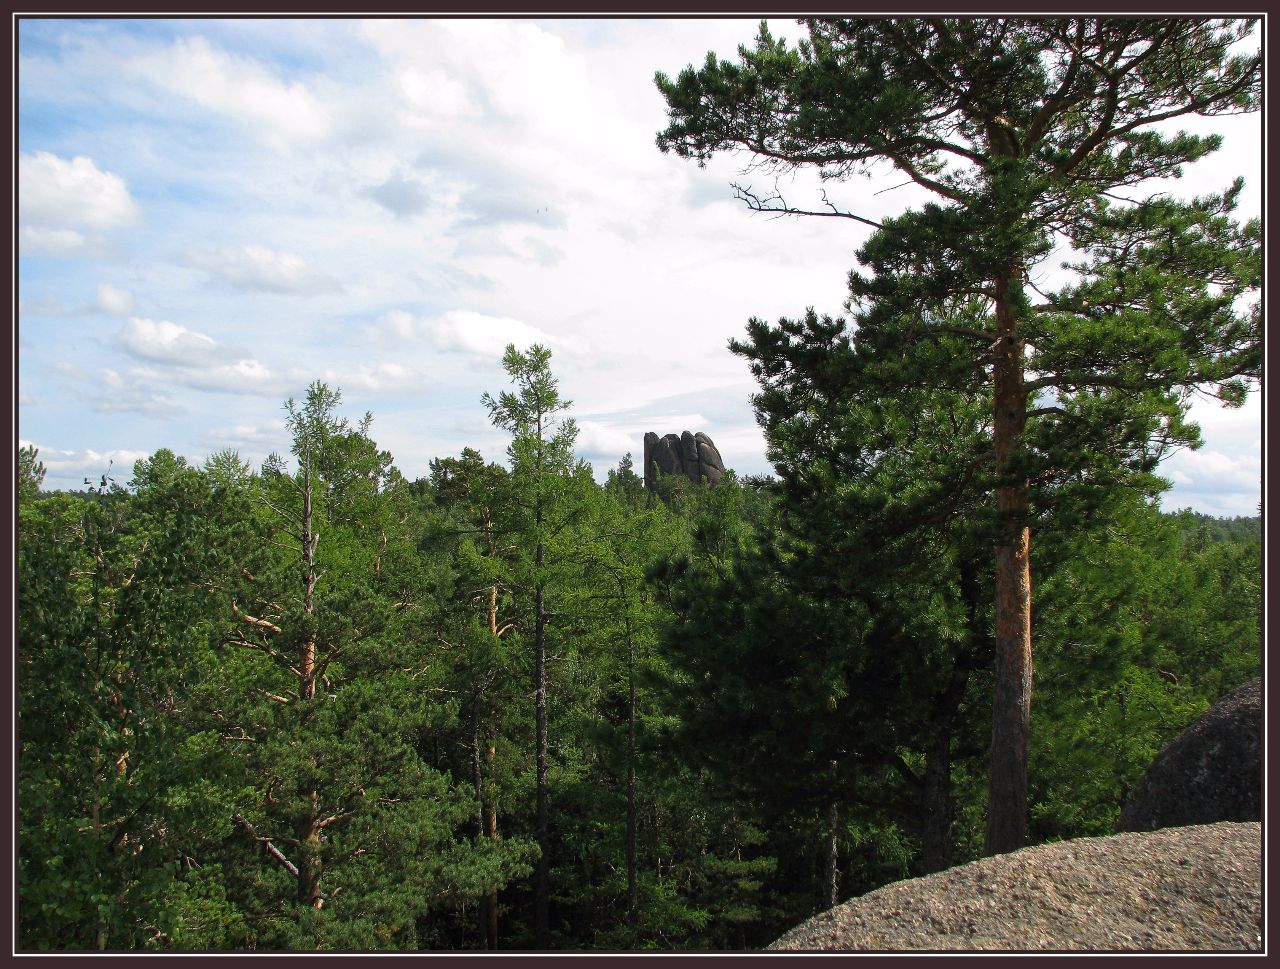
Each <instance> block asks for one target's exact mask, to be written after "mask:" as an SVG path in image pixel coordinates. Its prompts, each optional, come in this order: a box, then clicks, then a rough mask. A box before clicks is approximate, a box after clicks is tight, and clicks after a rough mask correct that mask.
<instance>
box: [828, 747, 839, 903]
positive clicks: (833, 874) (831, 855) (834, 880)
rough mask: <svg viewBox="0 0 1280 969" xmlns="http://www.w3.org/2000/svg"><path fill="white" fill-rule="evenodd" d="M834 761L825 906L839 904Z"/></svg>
mask: <svg viewBox="0 0 1280 969" xmlns="http://www.w3.org/2000/svg"><path fill="white" fill-rule="evenodd" d="M838 767H839V765H838V763H837V762H836V761H834V760H833V761H832V762H831V764H830V785H831V790H832V792H833V793H832V795H831V801H830V802H829V803H828V805H827V851H826V878H825V879H824V881H825V885H824V888H825V893H824V894H825V895H826V898H825V899H824V900H825V901H826V907H827V908H835V907H836V906H837V905H839V904H840V801H839V800H838V799H837V798H836V796H835V793H834V792H835V788H836V771H837V769H838Z"/></svg>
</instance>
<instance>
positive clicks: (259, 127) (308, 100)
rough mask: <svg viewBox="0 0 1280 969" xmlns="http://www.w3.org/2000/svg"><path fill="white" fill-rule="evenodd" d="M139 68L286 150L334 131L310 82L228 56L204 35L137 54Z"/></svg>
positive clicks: (157, 81) (136, 67)
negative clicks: (282, 78) (291, 78)
mask: <svg viewBox="0 0 1280 969" xmlns="http://www.w3.org/2000/svg"><path fill="white" fill-rule="evenodd" d="M130 67H132V68H133V69H134V70H135V71H137V72H138V73H139V74H141V75H142V76H143V77H146V78H147V79H148V80H150V81H151V82H153V83H154V84H156V85H157V86H159V87H162V88H164V89H165V90H168V91H173V92H176V93H178V94H181V95H184V96H185V97H187V98H190V99H191V100H193V101H195V102H196V103H197V104H200V105H202V106H204V107H206V108H209V109H210V110H212V111H215V112H217V113H219V114H222V115H225V116H227V117H230V118H233V119H235V120H237V121H240V122H243V123H244V124H246V125H249V126H250V127H251V128H253V129H254V130H255V131H256V133H257V135H258V137H259V138H260V139H261V140H262V141H264V142H265V143H266V144H268V145H270V146H271V147H272V148H275V149H277V150H280V151H287V150H289V149H290V148H291V147H292V146H293V145H295V144H299V143H306V142H311V141H314V140H316V139H318V138H321V137H323V136H324V135H325V134H327V133H328V131H329V129H330V119H329V114H328V112H327V111H326V109H325V106H324V104H323V102H322V101H321V100H320V99H319V98H318V97H317V96H316V95H315V94H314V93H313V92H312V91H311V89H310V88H308V87H307V85H305V84H303V83H301V82H299V81H293V82H287V81H283V80H281V79H280V78H279V77H277V76H276V75H275V74H274V73H273V72H272V71H270V70H268V69H267V68H266V67H264V66H263V65H262V64H260V63H259V62H257V61H255V60H253V59H251V58H248V57H241V56H238V55H235V54H228V53H227V52H225V51H222V50H219V49H218V48H216V47H214V46H212V45H211V44H210V43H209V42H208V41H207V40H205V39H204V38H203V37H199V36H197V37H183V38H179V39H178V40H176V41H174V43H173V44H172V45H171V46H170V47H168V48H166V49H164V50H162V51H156V52H150V53H147V54H144V55H142V56H139V57H137V58H135V59H134V60H133V61H132V62H131V63H130Z"/></svg>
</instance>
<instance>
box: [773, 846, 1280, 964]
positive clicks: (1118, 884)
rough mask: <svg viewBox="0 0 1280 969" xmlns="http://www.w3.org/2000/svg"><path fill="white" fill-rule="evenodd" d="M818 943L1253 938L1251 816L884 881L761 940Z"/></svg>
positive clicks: (1257, 868)
mask: <svg viewBox="0 0 1280 969" xmlns="http://www.w3.org/2000/svg"><path fill="white" fill-rule="evenodd" d="M768 948H769V949H775V950H776V949H782V950H799V951H807V952H824V951H840V950H845V951H864V952H865V951H873V952H874V951H898V950H916V951H926V952H928V951H945V950H952V949H994V950H997V951H1019V950H1032V949H1034V950H1051V951H1103V950H1139V951H1149V950H1166V951H1167V950H1172V951H1184V950H1208V951H1231V950H1244V951H1250V950H1252V951H1259V950H1261V949H1262V825H1261V824H1259V823H1258V822H1257V821H1240V822H1227V821H1224V822H1222V823H1220V824H1205V825H1194V826H1192V827H1187V828H1163V829H1161V830H1160V831H1143V832H1128V833H1125V834H1115V835H1111V836H1110V837H1106V838H1077V839H1075V840H1074V841H1055V842H1053V843H1052V844H1043V845H1036V846H1035V847H1032V848H1023V849H1022V850H1021V851H1014V852H1011V853H1010V854H1007V855H996V856H995V857H993V858H983V859H982V860H981V861H975V862H972V863H970V864H968V865H961V866H960V867H958V868H952V869H951V870H950V871H944V872H941V873H940V874H936V875H928V876H926V877H924V878H912V879H908V880H906V881H900V882H894V883H893V884H891V885H885V886H884V887H883V888H878V889H876V890H875V891H873V892H868V893H867V894H866V895H863V896H862V897H861V898H855V899H853V900H851V901H848V902H845V903H844V904H842V905H837V906H836V907H835V908H831V909H827V911H825V912H823V913H821V914H820V915H815V916H814V917H813V918H811V919H809V920H808V921H807V922H804V923H802V924H800V925H798V926H797V927H796V928H794V929H792V930H791V931H790V932H787V933H786V934H785V935H783V936H782V937H781V938H780V939H778V940H777V941H776V942H774V943H773V944H772V945H770V946H768Z"/></svg>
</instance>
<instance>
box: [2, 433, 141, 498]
mask: <svg viewBox="0 0 1280 969" xmlns="http://www.w3.org/2000/svg"><path fill="white" fill-rule="evenodd" d="M18 444H19V446H20V447H28V446H34V447H36V448H37V449H38V450H39V452H40V454H39V458H40V461H41V462H42V463H43V464H44V467H45V471H46V475H45V482H44V487H45V488H46V489H50V488H71V489H75V488H83V487H85V479H88V482H89V484H91V485H93V486H94V487H97V486H98V484H99V482H100V481H101V479H102V476H103V475H105V474H108V473H109V474H110V476H111V478H112V480H114V481H116V482H117V483H124V482H125V481H127V480H128V479H129V477H130V472H131V471H132V469H133V465H134V462H135V461H141V460H143V459H145V458H149V457H150V456H151V454H150V453H149V452H147V451H137V450H132V449H129V448H113V449H111V450H108V451H96V450H94V449H93V448H86V449H85V450H83V451H68V450H64V449H61V448H55V447H50V446H48V445H44V444H37V443H36V442H34V441H28V440H20V441H19V442H18Z"/></svg>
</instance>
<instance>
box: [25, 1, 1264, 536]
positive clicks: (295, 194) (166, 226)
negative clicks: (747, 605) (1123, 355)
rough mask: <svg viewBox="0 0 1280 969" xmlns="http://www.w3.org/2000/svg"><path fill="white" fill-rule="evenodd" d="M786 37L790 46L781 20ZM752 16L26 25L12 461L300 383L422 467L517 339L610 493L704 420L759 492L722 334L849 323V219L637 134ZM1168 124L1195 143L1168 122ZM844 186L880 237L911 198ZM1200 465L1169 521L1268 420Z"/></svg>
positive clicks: (1206, 452) (269, 443)
mask: <svg viewBox="0 0 1280 969" xmlns="http://www.w3.org/2000/svg"><path fill="white" fill-rule="evenodd" d="M771 29H772V30H773V31H774V33H775V36H776V35H781V36H784V37H786V38H788V39H791V40H794V39H797V38H798V37H800V36H802V28H800V27H799V26H797V25H796V24H795V23H794V22H792V21H785V20H784V21H777V22H771ZM754 34H755V22H754V21H751V20H737V19H711V20H658V19H645V20H596V21H593V20H545V21H544V20H438V19H437V20H413V21H397V20H371V21H363V22H361V21H355V20H233V19H223V20H218V19H208V20H205V19H190V20H170V21H166V20H146V19H134V20H90V19H49V20H31V19H24V20H22V21H20V22H19V24H18V92H17V128H18V153H17V166H18V172H17V174H18V199H19V204H18V215H17V220H18V224H17V229H18V243H19V244H18V262H17V277H18V286H19V299H18V306H17V316H18V328H17V340H16V343H17V345H16V353H17V377H18V407H17V425H18V427H17V436H18V439H19V443H20V444H22V445H25V444H34V445H35V446H37V447H38V448H39V449H40V458H41V460H42V461H43V462H44V464H45V466H46V468H47V476H46V479H45V486H46V487H49V488H75V487H80V486H82V484H83V479H84V478H86V477H88V478H91V479H93V480H94V482H95V483H96V481H97V479H98V478H99V477H100V476H101V475H102V474H103V473H105V472H107V470H108V468H110V469H111V475H112V477H113V478H115V479H116V480H117V481H119V482H120V483H121V484H127V482H128V480H129V478H130V477H131V469H132V466H133V463H134V461H136V460H137V459H139V458H142V457H146V456H148V455H150V454H152V453H154V452H155V451H156V450H158V449H160V448H168V449H170V450H172V451H173V452H175V453H177V454H180V455H183V456H185V457H186V458H188V459H189V460H190V461H192V462H193V463H197V464H199V463H201V462H203V460H204V459H205V458H206V457H207V456H208V455H210V454H212V453H214V452H216V451H219V450H221V449H223V448H233V449H235V450H237V451H238V452H239V454H240V456H241V457H242V458H243V459H245V460H248V461H250V462H251V463H253V464H254V465H255V466H257V465H259V464H260V463H261V462H262V461H263V459H265V458H266V457H267V455H268V454H270V453H271V452H273V451H275V452H279V453H281V454H287V453H288V450H289V436H288V433H287V431H286V428H285V424H284V410H283V402H284V401H285V400H286V399H287V398H290V397H294V398H300V397H301V396H302V395H303V394H304V393H305V390H306V387H307V385H308V384H310V383H311V382H312V381H313V380H317V379H319V380H323V381H325V382H326V383H328V384H329V385H330V386H332V387H336V388H338V389H339V390H340V391H341V393H342V395H343V405H342V408H341V412H342V413H343V414H344V415H346V416H349V417H351V418H353V419H358V418H359V417H361V416H362V415H363V414H364V413H366V412H371V413H372V415H373V424H372V428H371V435H372V436H373V437H374V439H375V440H377V442H378V444H379V445H380V446H381V447H383V448H385V449H387V450H389V451H390V452H391V453H392V455H393V456H394V459H395V463H396V466H397V467H398V468H399V469H400V470H401V471H402V472H403V473H404V474H405V475H406V476H407V477H408V478H410V479H413V478H416V477H420V476H424V475H426V474H427V473H428V470H429V464H430V461H431V460H432V459H433V458H436V457H443V456H447V455H456V454H457V453H458V452H459V451H461V449H462V448H463V447H467V446H470V447H474V448H477V449H478V450H479V451H480V452H481V453H482V454H483V455H484V456H485V458H486V459H488V460H493V461H504V460H505V454H504V449H505V447H506V444H507V437H506V435H505V433H504V432H502V431H499V430H496V429H495V428H493V427H492V426H491V425H490V423H489V421H488V417H487V414H486V411H485V409H484V407H483V406H482V405H481V403H480V398H481V395H482V394H484V393H486V392H489V393H492V394H494V395H495V396H496V394H497V393H498V392H500V391H502V390H504V389H507V387H508V382H507V379H506V375H505V374H504V372H503V369H502V365H501V357H502V352H503V349H504V347H505V346H506V345H507V344H508V343H512V342H514V343H516V344H517V345H518V346H521V347H526V346H528V345H529V344H531V343H534V342H537V343H541V344H543V345H545V346H547V347H549V348H550V349H551V351H552V361H551V364H552V369H553V371H554V373H555V374H556V375H557V377H558V378H559V380H560V388H561V391H562V393H563V395H564V396H565V397H566V398H568V399H569V400H571V401H572V403H573V406H572V409H571V415H572V416H573V417H574V418H575V419H576V420H577V423H578V425H579V428H580V434H579V438H578V452H579V454H580V455H581V456H582V457H584V458H586V459H587V460H589V461H590V462H591V463H592V465H593V468H594V469H595V473H596V476H597V478H598V479H603V478H604V476H605V474H606V472H607V470H608V469H609V468H612V467H616V466H617V464H618V461H619V460H620V459H621V458H622V456H623V455H624V454H625V453H627V452H630V453H631V454H632V455H633V457H634V459H635V461H636V463H637V465H638V464H639V463H640V462H641V455H642V452H643V437H644V434H645V432H646V431H655V432H657V433H658V434H659V435H661V434H665V433H669V432H676V433H679V432H681V431H684V430H686V429H687V430H691V431H704V432H706V433H707V434H709V435H710V436H711V437H712V438H713V439H714V440H715V442H716V445H717V447H718V448H719V450H720V452H721V454H722V455H723V457H724V460H725V464H726V466H728V467H731V468H733V469H735V470H736V471H737V472H738V473H739V474H740V475H743V474H762V473H768V472H769V471H770V470H771V469H770V467H769V464H768V462H767V460H766V458H765V453H764V440H763V436H762V434H761V432H760V429H759V427H758V426H757V424H756V422H755V418H754V415H753V412H752V409H751V402H750V398H751V394H752V393H753V391H754V390H755V389H756V385H755V383H754V381H753V380H752V378H751V375H750V373H749V371H748V369H747V365H746V363H745V361H743V360H742V359H740V358H738V357H736V356H734V355H733V354H731V353H730V352H729V351H728V349H727V344H728V341H729V340H730V339H732V338H736V337H742V336H743V334H744V329H745V326H746V323H747V321H748V320H749V319H750V318H752V317H758V318H761V319H765V320H770V321H776V320H777V319H778V318H779V317H784V316H785V317H795V316H798V315H800V314H802V313H803V312H804V311H805V310H806V308H808V307H813V308H815V309H816V310H817V311H818V312H819V313H829V314H832V315H839V314H841V313H842V304H843V302H844V300H845V298H846V295H847V294H846V276H847V274H848V271H849V270H850V269H851V268H854V265H855V257H854V252H855V250H856V249H857V248H858V247H859V246H860V245H861V243H862V242H863V241H864V239H865V238H866V235H867V233H868V231H869V230H867V229H865V228H864V227H862V226H860V225H859V224H857V223H854V222H851V221H848V220H843V219H817V218H790V219H779V218H770V217H765V216H762V215H760V214H757V213H751V212H749V211H747V210H746V208H745V207H744V206H743V205H742V204H741V203H740V202H737V201H735V200H734V199H733V191H732V189H731V188H730V184H731V183H732V182H734V181H742V182H744V183H745V184H749V185H751V186H752V187H753V188H754V189H757V190H765V191H768V192H772V191H773V190H774V189H775V187H776V188H777V189H779V190H781V191H782V192H783V193H784V194H785V195H786V197H787V199H788V201H790V202H791V203H792V204H795V205H802V206H813V205H814V204H815V200H817V199H818V198H819V191H820V189H819V185H818V182H817V179H816V178H815V177H813V176H811V175H809V174H808V173H801V174H798V175H796V176H795V177H788V178H786V179H785V180H784V181H783V182H782V183H781V184H780V185H778V186H775V185H774V183H773V180H772V178H768V177H765V176H764V175H762V174H761V173H759V172H747V173H746V174H744V173H743V170H744V167H745V166H746V165H747V164H748V162H749V159H748V158H746V157H744V156H727V157H717V158H715V159H713V160H712V161H710V162H709V163H708V164H707V165H706V166H705V167H704V168H699V167H698V166H697V165H696V164H694V163H691V162H687V161H682V160H680V159H678V158H676V157H674V156H673V155H664V154H662V153H661V152H659V151H658V149H657V147H656V145H655V141H654V139H655V135H656V133H657V132H658V131H659V130H661V129H662V128H664V127H665V125H666V111H665V103H664V101H663V99H662V97H661V95H660V94H659V92H658V90H657V89H656V87H655V86H654V83H653V75H654V72H655V71H658V70H661V71H663V72H665V73H667V74H670V75H675V74H676V73H677V72H679V70H680V69H681V68H683V67H684V66H685V65H687V64H689V63H701V62H702V60H703V59H704V58H705V57H706V54H707V52H708V51H715V52H716V53H717V54H719V55H720V56H723V57H733V56H734V52H735V51H736V48H737V45H738V44H740V43H749V42H750V41H751V39H752V38H753V37H754ZM1197 122H1198V123H1197V126H1195V127H1194V128H1193V129H1192V130H1195V131H1197V133H1201V132H1203V131H1205V130H1214V131H1219V132H1221V133H1222V134H1223V137H1224V139H1225V140H1224V147H1223V149H1222V151H1220V152H1218V153H1217V154H1216V155H1214V156H1211V157H1210V158H1209V159H1207V160H1205V161H1203V162H1200V163H1198V164H1197V165H1195V166H1193V167H1191V168H1189V169H1188V170H1187V173H1186V176H1185V177H1184V178H1183V179H1182V180H1181V181H1180V182H1177V183H1174V184H1173V185H1172V189H1171V190H1172V191H1175V192H1176V193H1177V194H1180V195H1186V196H1190V195H1194V194H1202V193H1204V192H1206V191H1212V190H1220V189H1222V188H1224V187H1225V186H1226V185H1227V184H1229V183H1230V181H1231V179H1232V178H1233V177H1234V176H1236V175H1242V176H1244V177H1245V179H1246V186H1247V187H1246V190H1245V194H1244V198H1243V201H1242V205H1241V208H1240V214H1241V217H1242V218H1246V217H1251V216H1254V215H1257V214H1259V213H1260V211H1261V185H1262V180H1261V142H1262V138H1261V136H1262V120H1261V117H1260V116H1258V115H1253V116H1247V117H1243V118H1231V119H1214V120H1213V121H1212V122H1209V121H1199V119H1197ZM1188 127H1191V126H1190V125H1188ZM902 181H903V179H902V177H901V176H897V177H895V175H894V173H892V172H889V171H886V172H883V173H881V174H880V175H879V176H877V178H876V179H874V180H872V181H869V182H867V181H861V182H857V183H852V182H851V183H843V184H838V185H833V186H831V194H832V197H833V198H834V199H836V200H837V201H839V202H840V203H841V204H842V205H843V206H844V207H845V208H847V209H850V210H853V211H856V212H858V213H859V214H861V215H864V216H866V217H868V218H871V219H878V218H882V217H884V216H886V215H890V214H893V213H895V212H899V211H902V210H903V209H904V208H906V207H908V206H912V205H918V204H919V203H920V202H921V201H922V200H923V199H922V196H921V195H920V194H916V190H915V189H914V187H907V188H895V187H894V186H896V185H898V184H900V183H901V182H902ZM1192 415H1193V417H1194V418H1195V419H1196V420H1197V421H1198V422H1199V423H1200V425H1201V428H1202V430H1203V436H1204V439H1205V444H1204V446H1203V447H1202V448H1201V449H1200V450H1198V451H1195V452H1190V451H1184V452H1180V453H1178V454H1176V455H1175V456H1173V457H1172V458H1170V459H1168V460H1167V461H1166V463H1165V464H1164V465H1163V466H1162V474H1164V476H1165V477H1167V478H1168V479H1169V480H1170V481H1171V482H1172V483H1173V487H1172V489H1171V490H1170V492H1169V493H1168V494H1166V495H1165V497H1164V500H1163V506H1164V507H1165V508H1167V509H1174V508H1183V507H1192V508H1195V509H1196V510H1198V511H1202V512H1206V513H1209V514H1214V515H1253V514H1256V513H1257V507H1258V502H1259V500H1260V478H1261V469H1262V444H1261V440H1262V433H1261V406H1260V400H1259V395H1258V394H1254V395H1251V398H1250V400H1249V402H1248V403H1247V404H1246V405H1245V407H1243V408H1242V409H1239V410H1235V411H1226V410H1224V409H1222V408H1220V407H1218V406H1216V405H1214V404H1213V403H1211V402H1198V403H1197V404H1196V405H1195V406H1194V407H1193V411H1192Z"/></svg>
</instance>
